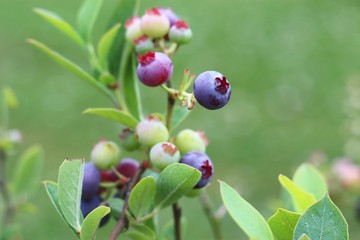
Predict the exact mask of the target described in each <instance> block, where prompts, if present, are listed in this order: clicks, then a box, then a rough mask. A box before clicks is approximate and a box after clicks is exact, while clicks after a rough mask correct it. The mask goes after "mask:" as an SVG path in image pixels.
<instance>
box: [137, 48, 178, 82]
mask: <svg viewBox="0 0 360 240" xmlns="http://www.w3.org/2000/svg"><path fill="white" fill-rule="evenodd" d="M138 59H139V66H138V68H137V76H138V77H139V79H140V81H141V82H142V83H143V84H145V85H146V86H149V87H156V86H159V85H161V84H163V83H165V82H166V81H168V80H169V79H170V78H171V76H172V73H173V64H172V62H171V60H170V58H169V57H168V56H167V55H166V54H164V53H160V52H147V53H146V54H144V55H139V56H138Z"/></svg>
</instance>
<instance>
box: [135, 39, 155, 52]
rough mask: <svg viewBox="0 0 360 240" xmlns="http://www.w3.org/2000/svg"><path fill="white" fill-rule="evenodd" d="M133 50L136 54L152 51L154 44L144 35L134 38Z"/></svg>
mask: <svg viewBox="0 0 360 240" xmlns="http://www.w3.org/2000/svg"><path fill="white" fill-rule="evenodd" d="M134 43H135V51H136V52H137V53H138V54H144V53H146V52H150V51H154V49H155V45H154V43H153V41H151V39H149V38H147V37H146V36H145V35H142V36H141V37H139V38H137V39H135V40H134Z"/></svg>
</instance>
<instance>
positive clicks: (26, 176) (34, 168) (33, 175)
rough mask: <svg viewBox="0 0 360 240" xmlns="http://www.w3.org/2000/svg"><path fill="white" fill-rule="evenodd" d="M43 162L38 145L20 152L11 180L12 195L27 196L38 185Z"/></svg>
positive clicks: (42, 154) (41, 150)
mask: <svg viewBox="0 0 360 240" xmlns="http://www.w3.org/2000/svg"><path fill="white" fill-rule="evenodd" d="M43 162H44V151H43V149H42V148H41V147H40V146H38V145H35V146H32V147H30V148H28V149H27V150H26V151H25V152H24V153H23V154H22V156H21V158H20V160H19V162H18V163H17V166H16V168H15V169H16V171H15V174H14V179H13V181H12V184H13V185H12V187H13V188H12V190H13V191H12V192H13V194H14V196H16V197H19V198H22V197H25V198H27V197H29V195H30V194H32V193H33V192H34V190H35V189H36V188H37V187H38V186H40V180H41V172H42V168H43Z"/></svg>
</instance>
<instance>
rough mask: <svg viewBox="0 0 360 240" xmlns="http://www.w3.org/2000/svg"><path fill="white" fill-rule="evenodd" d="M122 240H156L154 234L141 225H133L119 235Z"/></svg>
mask: <svg viewBox="0 0 360 240" xmlns="http://www.w3.org/2000/svg"><path fill="white" fill-rule="evenodd" d="M121 239H124V240H156V233H155V232H154V231H153V230H152V229H151V228H149V227H147V226H145V225H143V224H137V225H135V224H133V225H130V228H129V229H128V230H127V231H126V232H125V233H124V234H122V235H121Z"/></svg>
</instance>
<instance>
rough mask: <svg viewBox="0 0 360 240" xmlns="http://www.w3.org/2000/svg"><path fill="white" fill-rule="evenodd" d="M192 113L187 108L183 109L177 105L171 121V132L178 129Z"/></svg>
mask: <svg viewBox="0 0 360 240" xmlns="http://www.w3.org/2000/svg"><path fill="white" fill-rule="evenodd" d="M190 113H191V110H189V109H187V108H186V107H181V106H179V105H176V106H175V107H174V111H173V115H172V119H171V130H174V129H175V128H176V127H178V126H179V125H180V124H181V123H182V122H183V121H184V120H185V119H186V117H187V116H189V114H190Z"/></svg>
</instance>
